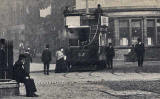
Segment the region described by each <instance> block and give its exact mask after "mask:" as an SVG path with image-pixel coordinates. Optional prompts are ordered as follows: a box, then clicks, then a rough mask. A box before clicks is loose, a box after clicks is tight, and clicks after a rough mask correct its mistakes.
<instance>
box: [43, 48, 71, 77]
mask: <svg viewBox="0 0 160 99" xmlns="http://www.w3.org/2000/svg"><path fill="white" fill-rule="evenodd" d="M41 60H42V62H43V64H44V74H45V75H49V67H50V66H49V65H50V62H51V60H52V54H51V51H50V50H49V45H46V48H45V50H43V52H42V57H41ZM66 60H67V57H66V55H65V53H64V49H63V48H60V49H59V50H57V52H56V68H55V73H60V72H67V71H68V70H69V67H68V63H67V61H66Z"/></svg>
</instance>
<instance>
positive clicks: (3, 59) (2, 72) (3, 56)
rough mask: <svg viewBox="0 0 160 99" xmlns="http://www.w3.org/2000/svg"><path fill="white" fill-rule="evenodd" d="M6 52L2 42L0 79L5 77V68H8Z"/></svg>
mask: <svg viewBox="0 0 160 99" xmlns="http://www.w3.org/2000/svg"><path fill="white" fill-rule="evenodd" d="M6 63H7V61H6V51H5V45H4V43H2V42H0V79H4V78H5V77H4V76H5V67H6Z"/></svg>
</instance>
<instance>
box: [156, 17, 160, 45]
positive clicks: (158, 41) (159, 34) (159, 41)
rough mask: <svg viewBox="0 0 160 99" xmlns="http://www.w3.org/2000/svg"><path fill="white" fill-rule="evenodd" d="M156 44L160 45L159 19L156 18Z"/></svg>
mask: <svg viewBox="0 0 160 99" xmlns="http://www.w3.org/2000/svg"><path fill="white" fill-rule="evenodd" d="M156 26H157V44H158V45H160V19H158V20H157V23H156Z"/></svg>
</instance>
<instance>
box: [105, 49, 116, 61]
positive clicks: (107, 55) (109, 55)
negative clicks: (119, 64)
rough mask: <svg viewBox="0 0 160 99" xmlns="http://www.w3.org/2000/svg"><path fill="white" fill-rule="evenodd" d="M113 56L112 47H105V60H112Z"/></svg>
mask: <svg viewBox="0 0 160 99" xmlns="http://www.w3.org/2000/svg"><path fill="white" fill-rule="evenodd" d="M114 56H115V51H114V48H113V47H107V48H106V57H107V59H113V57H114Z"/></svg>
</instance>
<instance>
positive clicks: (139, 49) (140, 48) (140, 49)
mask: <svg viewBox="0 0 160 99" xmlns="http://www.w3.org/2000/svg"><path fill="white" fill-rule="evenodd" d="M135 52H136V56H137V60H138V67H143V60H144V54H145V48H144V43H142V41H141V39H140V38H138V39H137V44H136V45H135Z"/></svg>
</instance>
